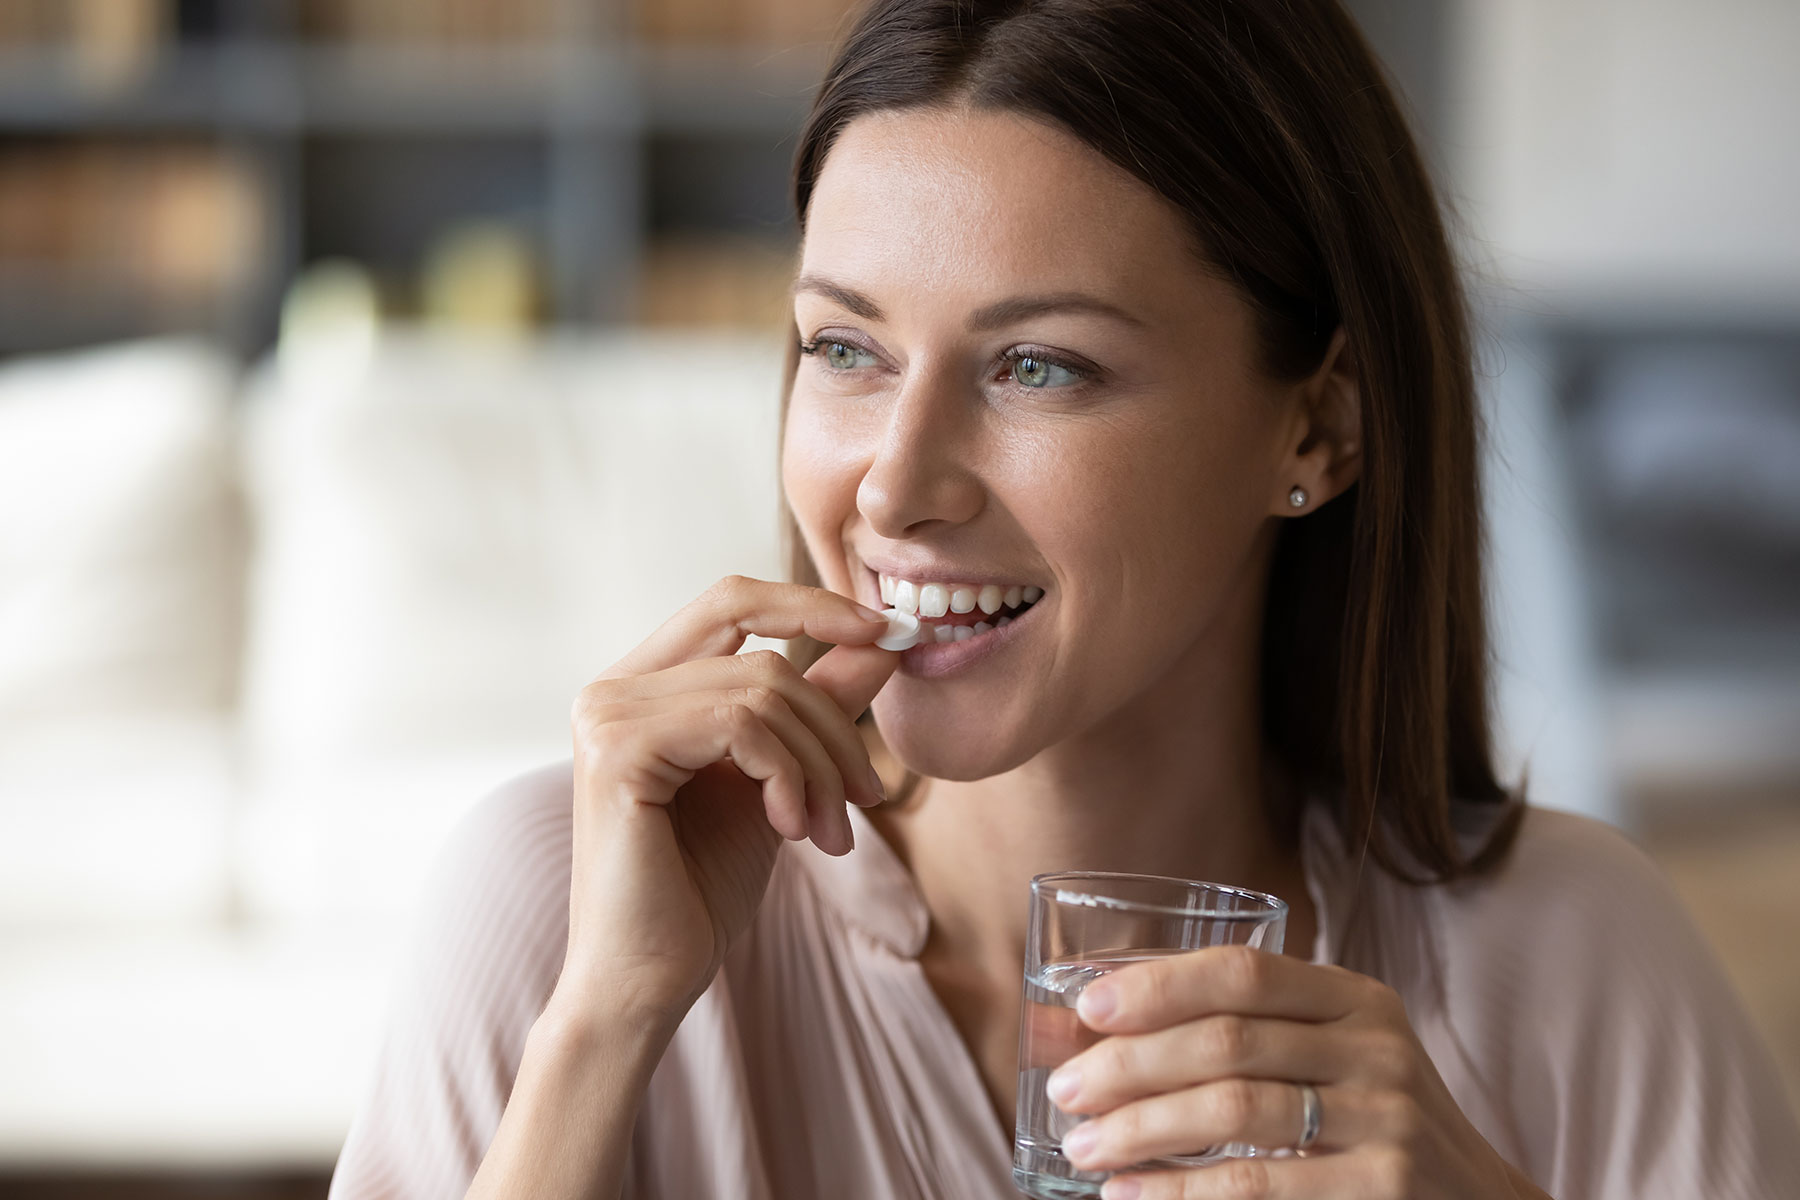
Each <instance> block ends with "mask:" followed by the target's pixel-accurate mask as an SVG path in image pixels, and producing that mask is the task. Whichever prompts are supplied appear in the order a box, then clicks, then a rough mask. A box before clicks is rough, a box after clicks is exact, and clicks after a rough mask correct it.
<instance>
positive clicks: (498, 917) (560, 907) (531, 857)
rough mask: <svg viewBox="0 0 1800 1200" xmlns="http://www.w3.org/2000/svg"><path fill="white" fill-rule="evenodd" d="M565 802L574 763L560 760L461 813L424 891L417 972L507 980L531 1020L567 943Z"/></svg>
mask: <svg viewBox="0 0 1800 1200" xmlns="http://www.w3.org/2000/svg"><path fill="white" fill-rule="evenodd" d="M573 806H574V772H573V763H572V762H571V761H562V762H558V763H551V764H548V765H546V766H543V767H538V768H535V769H533V770H530V771H526V772H524V773H522V774H520V775H517V776H514V777H513V778H511V779H509V780H506V781H504V782H503V783H501V784H499V785H498V786H496V787H494V788H493V789H492V790H490V791H489V792H488V793H487V794H486V795H484V796H483V797H482V798H481V799H480V800H479V801H477V802H476V803H475V805H474V806H473V807H471V808H470V810H469V811H468V812H467V813H466V814H464V816H463V817H462V819H461V820H460V821H458V822H457V824H456V825H455V827H454V828H453V829H452V830H451V833H450V836H449V837H448V838H447V839H446V841H445V843H444V846H443V848H442V849H441V851H440V852H439V854H438V856H437V860H436V863H435V866H434V867H433V870H432V875H431V881H430V883H429V884H428V885H427V888H426V894H425V900H424V904H423V908H422V912H421V915H420V930H419V938H418V949H419V951H420V954H421V957H422V959H423V961H422V962H420V963H419V964H417V965H418V967H419V968H420V969H421V970H422V971H423V972H424V973H426V974H430V975H436V976H439V977H440V978H441V977H442V976H445V975H453V976H456V977H458V978H460V979H462V980H471V979H477V978H480V979H485V980H496V979H498V980H507V981H509V982H511V983H513V984H515V985H517V987H518V989H519V991H518V994H516V995H514V996H511V997H507V998H506V999H510V1000H511V1001H512V1002H513V1003H514V1004H516V1005H517V1006H518V1007H519V1009H520V1013H523V1012H524V1011H525V1010H527V1009H529V1010H531V1016H532V1019H535V1016H536V1012H535V1009H536V1007H537V1006H539V1005H541V1002H542V1000H543V999H544V998H545V997H546V996H547V995H548V988H549V987H550V985H552V984H553V983H554V982H555V978H556V975H557V974H558V972H559V971H560V970H561V966H562V956H563V949H564V946H565V944H566V942H567V940H568V921H569V864H570V856H571V847H572V838H573V817H574V814H573ZM483 991H485V992H489V993H490V994H491V993H492V991H493V985H492V984H491V983H487V984H485V986H484V987H483ZM539 993H542V994H539ZM495 999H496V1000H499V999H501V997H498V996H496V997H495ZM513 1015H514V1016H517V1015H520V1014H517V1013H516V1014H513Z"/></svg>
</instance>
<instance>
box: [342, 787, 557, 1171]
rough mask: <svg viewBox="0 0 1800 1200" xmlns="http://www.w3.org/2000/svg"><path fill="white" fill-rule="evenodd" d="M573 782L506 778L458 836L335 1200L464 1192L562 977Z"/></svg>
mask: <svg viewBox="0 0 1800 1200" xmlns="http://www.w3.org/2000/svg"><path fill="white" fill-rule="evenodd" d="M571 772H572V765H571V764H570V763H566V762H565V763H561V764H557V765H554V766H550V767H545V768H543V769H541V770H537V771H532V772H529V773H527V774H525V775H522V776H520V777H519V778H517V779H514V780H511V781H510V782H508V783H506V784H505V785H503V786H501V787H499V788H497V789H495V790H494V792H492V793H491V794H490V795H488V796H487V797H485V798H484V799H483V800H482V801H480V802H479V803H478V804H477V805H476V806H475V807H474V809H473V810H471V812H470V813H469V814H468V816H467V817H465V818H464V819H463V821H462V822H461V823H460V824H459V825H458V826H457V828H456V830H455V831H454V832H453V834H452V835H451V838H450V840H449V842H448V843H447V844H446V846H445V848H444V850H443V852H442V854H441V856H440V857H439V860H438V861H437V863H436V865H435V868H434V870H433V872H432V877H431V881H430V884H429V886H428V888H427V894H426V898H425V902H424V905H423V912H424V918H425V919H424V921H423V924H422V927H421V928H420V930H419V937H418V939H417V942H416V945H415V947H414V950H413V952H412V954H411V956H410V959H409V961H408V962H407V963H406V964H405V966H404V967H403V969H402V971H401V973H400V977H399V980H398V982H397V984H396V986H395V989H394V993H393V999H392V1001H391V1006H390V1010H389V1013H388V1018H387V1026H386V1033H385V1037H384V1039H383V1042H382V1046H381V1050H380V1054H379V1059H378V1062H377V1065H376V1069H375V1074H374V1079H373V1082H372V1086H371V1087H370V1090H369V1092H368V1094H367V1098H366V1100H365V1102H364V1104H363V1106H362V1108H361V1111H360V1112H359V1114H358V1116H357V1119H356V1121H355V1123H354V1125H353V1126H352V1128H351V1131H350V1134H349V1136H348V1138H347V1139H346V1140H345V1143H344V1148H343V1152H342V1154H341V1155H340V1156H339V1159H338V1165H337V1170H336V1172H335V1174H334V1176H333V1178H332V1182H331V1191H330V1200H445V1198H448V1197H460V1196H462V1195H463V1194H464V1193H465V1192H467V1191H468V1187H469V1182H470V1180H471V1179H473V1178H474V1175H475V1170H476V1168H477V1167H478V1166H480V1164H481V1159H482V1157H483V1155H485V1154H486V1153H487V1147H488V1143H489V1142H490V1141H491V1140H492V1139H493V1136H494V1131H495V1129H496V1128H498V1126H499V1124H500V1114H501V1112H502V1111H503V1110H504V1108H505V1105H506V1098H507V1096H508V1095H509V1094H510V1093H511V1091H512V1082H513V1079H514V1077H515V1076H516V1075H517V1073H518V1070H519V1063H520V1060H521V1059H522V1058H523V1057H524V1054H525V1038H526V1035H527V1034H528V1033H530V1031H531V1027H532V1025H533V1024H534V1023H535V1022H536V1021H537V1018H538V1015H539V1014H540V1013H541V1012H542V1011H543V1007H544V1004H545V1003H546V1002H547V1001H548V1000H549V997H550V991H551V988H552V987H553V986H554V985H555V983H556V979H557V975H558V973H559V972H560V971H561V969H562V962H563V953H564V950H565V948H566V946H567V943H568V936H569V862H570V843H571V836H572V816H573V810H572V805H571V795H572V791H573V786H574V785H573V776H572V773H571Z"/></svg>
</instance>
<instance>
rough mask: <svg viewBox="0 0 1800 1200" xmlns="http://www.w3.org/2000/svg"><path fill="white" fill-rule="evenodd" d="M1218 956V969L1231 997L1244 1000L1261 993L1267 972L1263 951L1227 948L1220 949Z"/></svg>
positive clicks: (1235, 947)
mask: <svg viewBox="0 0 1800 1200" xmlns="http://www.w3.org/2000/svg"><path fill="white" fill-rule="evenodd" d="M1219 954H1220V962H1219V969H1220V971H1221V972H1223V974H1224V979H1225V986H1226V987H1227V988H1228V989H1229V991H1230V993H1231V995H1233V996H1235V997H1238V998H1239V999H1244V998H1247V997H1251V996H1255V995H1258V994H1260V993H1261V991H1262V989H1263V986H1264V983H1265V981H1266V980H1267V979H1268V970H1269V968H1268V962H1267V959H1266V956H1265V954H1264V952H1263V951H1261V950H1256V949H1252V948H1251V947H1249V946H1228V947H1223V948H1221V949H1220V951H1219Z"/></svg>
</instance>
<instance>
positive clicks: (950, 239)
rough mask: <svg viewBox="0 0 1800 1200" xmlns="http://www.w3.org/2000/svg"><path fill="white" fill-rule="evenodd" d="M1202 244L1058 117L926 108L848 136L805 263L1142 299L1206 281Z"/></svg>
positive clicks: (870, 118) (834, 163)
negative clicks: (1164, 288) (1167, 287)
mask: <svg viewBox="0 0 1800 1200" xmlns="http://www.w3.org/2000/svg"><path fill="white" fill-rule="evenodd" d="M1189 245H1190V234H1189V232H1188V230H1187V227H1186V225H1185V223H1184V222H1183V220H1182V218H1181V215H1180V213H1179V212H1178V211H1177V210H1176V209H1175V207H1174V206H1173V205H1172V204H1170V203H1168V202H1167V201H1166V200H1164V199H1163V198H1162V197H1161V196H1159V195H1158V194H1157V193H1156V192H1155V191H1154V190H1152V189H1151V188H1150V187H1149V186H1148V185H1146V184H1145V183H1143V182H1142V181H1141V180H1139V179H1137V178H1136V177H1135V176H1133V175H1131V174H1130V173H1129V172H1127V171H1125V170H1123V169H1121V168H1119V167H1118V166H1115V165H1114V164H1113V163H1112V162H1110V161H1108V160H1107V159H1106V158H1105V157H1104V156H1102V155H1101V154H1100V153H1099V152H1097V151H1095V150H1094V149H1092V148H1091V147H1089V146H1087V145H1085V144H1084V143H1083V142H1081V141H1080V140H1079V139H1078V138H1076V137H1074V136H1073V135H1072V134H1069V133H1068V132H1066V131H1064V130H1062V129H1060V128H1058V127H1056V126H1054V125H1052V124H1050V123H1048V122H1045V121H1038V120H1034V119H1032V118H1029V117H1026V116H1023V115H1020V114H1017V113H1011V112H991V111H988V112H984V111H976V110H970V109H915V110H898V111H882V112H876V113H868V114H865V115H863V116H861V117H858V118H856V119H855V120H854V121H852V122H851V123H850V124H849V125H847V126H846V127H845V128H844V130H843V131H842V133H840V134H839V136H838V139H837V141H836V142H835V143H834V144H833V146H832V148H831V151H830V153H829V154H828V155H827V156H826V159H825V164H824V167H823V169H822V170H821V171H820V173H819V178H818V181H817V183H816V185H815V187H814V190H813V194H812V198H811V201H810V206H809V208H808V210H807V229H806V239H805V245H804V246H803V248H802V264H803V269H804V270H809V271H811V270H818V271H822V272H825V273H828V274H831V275H834V276H839V277H847V276H855V277H860V278H863V279H867V280H871V281H873V280H874V279H876V278H879V277H883V276H886V277H889V278H892V277H894V276H896V275H903V276H904V278H905V279H906V281H907V283H908V285H909V286H917V287H922V288H925V289H927V290H930V289H934V288H954V289H961V288H965V287H978V288H981V289H983V290H986V289H990V288H999V287H1007V286H1009V285H1011V284H1015V283H1019V282H1023V281H1029V282H1030V283H1031V284H1033V285H1034V286H1037V287H1040V288H1041V287H1044V286H1046V285H1059V284H1067V285H1069V286H1071V287H1075V286H1079V287H1081V288H1082V289H1084V290H1088V291H1097V292H1104V293H1106V294H1107V295H1108V296H1110V297H1130V296H1133V295H1136V296H1138V297H1140V298H1142V297H1143V292H1144V288H1145V286H1146V285H1147V284H1151V283H1152V280H1153V279H1165V280H1166V277H1167V276H1168V274H1169V273H1170V272H1171V270H1174V271H1176V272H1177V273H1181V274H1188V273H1191V274H1192V275H1193V276H1198V275H1200V274H1201V268H1200V265H1199V263H1198V261H1197V260H1195V259H1194V258H1193V256H1192V255H1191V253H1189V250H1188V247H1189ZM1183 268H1185V270H1183ZM1190 282H1192V280H1190Z"/></svg>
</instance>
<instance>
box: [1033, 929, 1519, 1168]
mask: <svg viewBox="0 0 1800 1200" xmlns="http://www.w3.org/2000/svg"><path fill="white" fill-rule="evenodd" d="M1077 1011H1078V1013H1079V1014H1080V1017H1081V1020H1082V1022H1083V1023H1084V1024H1086V1025H1088V1026H1089V1027H1090V1028H1092V1029H1094V1030H1096V1031H1098V1032H1100V1033H1102V1034H1105V1035H1108V1036H1105V1037H1103V1038H1102V1039H1101V1041H1099V1042H1098V1043H1096V1044H1095V1045H1093V1046H1091V1047H1090V1048H1088V1049H1087V1050H1085V1051H1083V1052H1082V1053H1080V1054H1078V1055H1076V1056H1075V1057H1073V1058H1071V1059H1070V1060H1069V1061H1068V1062H1066V1063H1064V1064H1063V1065H1062V1066H1061V1067H1060V1068H1059V1069H1058V1070H1057V1071H1056V1072H1055V1074H1053V1075H1052V1076H1051V1078H1050V1081H1049V1087H1048V1091H1049V1094H1050V1098H1051V1100H1052V1101H1054V1102H1055V1103H1056V1105H1057V1106H1058V1107H1059V1108H1061V1109H1063V1110H1064V1111H1067V1112H1071V1113H1089V1114H1095V1115H1094V1116H1093V1118H1092V1119H1090V1120H1087V1121H1083V1122H1082V1123H1081V1124H1080V1125H1078V1126H1077V1127H1076V1128H1075V1130H1073V1131H1071V1133H1070V1134H1069V1136H1067V1137H1065V1138H1064V1139H1063V1151H1064V1153H1065V1154H1066V1155H1068V1157H1069V1160H1070V1161H1071V1162H1072V1163H1073V1164H1074V1165H1076V1166H1077V1167H1080V1168H1081V1169H1083V1170H1102V1171H1104V1170H1116V1169H1119V1168H1125V1167H1129V1166H1131V1165H1132V1164H1134V1163H1141V1162H1144V1161H1146V1160H1148V1159H1152V1158H1157V1157H1160V1156H1163V1155H1170V1154H1195V1153H1198V1152H1200V1151H1202V1150H1204V1149H1205V1148H1206V1147H1209V1146H1215V1145H1219V1144H1221V1143H1225V1142H1247V1143H1249V1144H1250V1145H1253V1146H1262V1147H1268V1148H1271V1149H1274V1148H1277V1147H1283V1146H1289V1147H1291V1146H1293V1145H1294V1144H1295V1143H1296V1142H1297V1141H1298V1140H1299V1138H1300V1130H1301V1104H1302V1100H1301V1092H1300V1089H1299V1087H1298V1086H1297V1085H1298V1084H1300V1083H1310V1084H1312V1085H1314V1087H1315V1088H1316V1089H1317V1090H1318V1094H1319V1101H1320V1104H1319V1108H1320V1114H1321V1121H1320V1127H1319V1133H1318V1138H1317V1140H1316V1141H1315V1142H1314V1143H1313V1145H1312V1148H1311V1149H1309V1150H1308V1151H1306V1153H1305V1155H1304V1156H1288V1157H1279V1158H1265V1157H1257V1158H1244V1159H1230V1160H1226V1161H1223V1162H1220V1163H1217V1164H1214V1165H1210V1166H1205V1167H1193V1168H1188V1169H1183V1170H1155V1171H1142V1172H1134V1173H1132V1174H1129V1175H1117V1176H1115V1177H1114V1178H1113V1179H1111V1180H1109V1181H1108V1182H1107V1184H1106V1186H1105V1188H1104V1190H1103V1192H1102V1195H1103V1196H1104V1197H1105V1198H1106V1200H1164V1198H1170V1200H1172V1198H1175V1197H1180V1198H1182V1200H1198V1198H1199V1197H1208V1198H1214V1197H1216V1198H1218V1200H1224V1198H1226V1197H1233V1198H1238V1197H1243V1198H1248V1197H1255V1198H1256V1200H1337V1198H1339V1197H1342V1198H1344V1200H1350V1198H1352V1197H1354V1198H1355V1200H1440V1198H1441V1200H1502V1198H1504V1200H1516V1198H1518V1197H1530V1198H1532V1200H1548V1198H1547V1197H1544V1195H1543V1193H1542V1192H1541V1191H1539V1190H1538V1189H1537V1188H1536V1187H1535V1186H1534V1185H1533V1184H1532V1183H1531V1182H1530V1181H1529V1180H1527V1179H1526V1178H1525V1177H1524V1175H1523V1174H1522V1173H1520V1172H1519V1171H1517V1170H1515V1169H1514V1168H1512V1167H1511V1166H1509V1165H1508V1164H1507V1163H1506V1162H1505V1161H1504V1160H1503V1159H1501V1157H1500V1155H1499V1154H1498V1153H1497V1152H1496V1151H1495V1150H1494V1149H1493V1147H1491V1146H1489V1145H1488V1143H1487V1141H1486V1140H1485V1139H1484V1138H1482V1136H1481V1135H1480V1133H1478V1132H1477V1131H1476V1130H1475V1127H1474V1126H1473V1125H1471V1124H1470V1123H1469V1121H1468V1118H1466V1117H1464V1116H1463V1114H1462V1111H1461V1110H1460V1109H1459V1108H1458V1107H1457V1106H1456V1102H1455V1100H1454V1099H1452V1098H1451V1095H1450V1092H1449V1089H1448V1088H1446V1087H1445V1086H1444V1083H1443V1080H1442V1079H1440V1078H1439V1077H1438V1073H1437V1069H1436V1068H1435V1067H1434V1066H1433V1065H1432V1062H1431V1059H1430V1058H1429V1057H1427V1055H1426V1053H1425V1049H1424V1047H1423V1046H1422V1045H1420V1043H1419V1039H1418V1037H1417V1036H1416V1035H1415V1034H1414V1033H1413V1030H1412V1026H1411V1025H1410V1024H1408V1022H1407V1019H1406V1009H1405V1006H1404V1005H1403V1004H1402V1003H1401V1001H1400V998H1399V996H1398V995H1396V994H1395V993H1394V991H1393V990H1392V989H1391V988H1389V987H1387V986H1386V985H1384V984H1382V983H1380V982H1378V981H1376V980H1374V979H1371V978H1369V977H1368V976H1366V975H1359V974H1356V973H1355V972H1353V971H1348V970H1345V969H1344V968H1342V967H1332V966H1317V965H1314V964H1311V963H1306V962H1302V961H1300V960H1298V959H1295V958H1291V957H1287V956H1284V955H1280V954H1269V953H1266V952H1264V951H1261V950H1252V949H1248V948H1245V947H1241V946H1216V947H1209V948H1207V949H1203V950H1196V951H1193V952H1192V953H1188V954H1179V955H1171V956H1169V957H1167V958H1161V959H1157V960H1155V961H1152V962H1145V963H1140V964H1135V965H1133V966H1129V967H1124V968H1121V969H1120V970H1118V971H1115V972H1113V973H1112V974H1110V975H1107V976H1106V977H1105V978H1103V979H1100V980H1096V981H1095V982H1093V983H1091V984H1089V985H1088V986H1087V988H1086V989H1085V990H1084V991H1083V992H1082V995H1081V999H1080V1003H1079V1005H1078V1008H1077Z"/></svg>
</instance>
